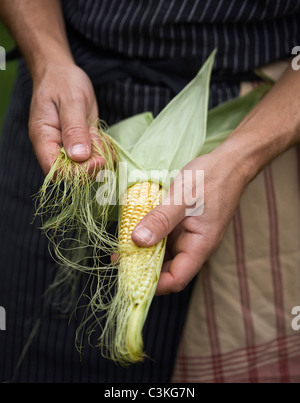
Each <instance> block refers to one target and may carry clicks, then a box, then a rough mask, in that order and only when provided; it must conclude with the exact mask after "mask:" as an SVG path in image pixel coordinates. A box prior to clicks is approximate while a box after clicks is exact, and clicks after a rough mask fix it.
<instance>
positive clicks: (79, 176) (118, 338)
mask: <svg viewBox="0 0 300 403" xmlns="http://www.w3.org/2000/svg"><path fill="white" fill-rule="evenodd" d="M214 56H215V52H213V53H212V54H211V55H210V57H209V58H208V60H207V61H206V62H205V64H204V65H203V66H202V68H201V69H200V71H199V73H198V74H197V76H196V77H195V78H194V79H193V80H192V81H191V82H190V83H189V84H188V85H187V86H186V87H185V88H184V89H183V90H182V91H181V92H180V93H179V94H178V95H177V96H176V97H175V98H174V99H173V100H172V101H171V102H170V103H169V104H168V105H167V106H166V107H165V108H164V109H163V110H162V111H161V113H160V114H159V115H158V116H157V117H156V118H155V119H154V118H153V115H152V113H151V112H146V113H143V114H139V115H136V116H133V117H131V118H128V119H126V120H124V121H121V122H119V123H117V124H115V125H113V126H112V127H110V128H109V129H108V133H107V132H104V131H103V130H98V132H97V133H98V137H99V141H100V144H101V147H98V146H97V143H96V144H95V145H94V146H95V152H96V154H97V155H100V156H101V155H102V156H104V157H105V158H106V160H107V164H106V167H105V169H108V170H110V171H111V172H112V173H113V175H114V176H115V178H114V179H112V178H110V177H109V176H108V177H107V178H106V177H104V178H101V173H102V172H101V171H100V173H99V174H98V175H97V176H96V175H92V176H89V175H87V172H86V169H85V168H84V167H83V166H82V164H76V163H74V162H73V161H71V160H70V159H69V158H68V157H67V155H66V153H65V152H64V150H63V149H62V152H61V154H60V156H59V158H58V159H57V161H56V162H55V164H54V166H53V167H52V169H51V171H50V172H49V174H48V176H47V177H46V179H45V182H44V184H43V186H42V188H41V189H40V192H39V194H38V200H39V204H38V205H37V213H36V215H37V216H40V217H41V219H42V230H43V231H44V232H45V233H46V235H47V236H48V238H49V241H50V244H51V246H52V252H53V257H54V259H55V260H56V261H57V263H58V264H59V270H58V273H57V276H56V279H55V281H54V283H53V285H52V286H51V288H50V290H51V291H52V290H54V291H55V292H56V293H58V295H59V298H58V300H59V301H60V302H63V306H65V307H67V308H66V310H69V309H70V307H71V306H72V304H73V302H74V295H76V290H77V286H78V281H79V278H82V275H84V276H85V286H84V288H83V289H82V290H81V297H80V298H79V300H78V301H81V300H83V299H84V300H85V301H86V302H85V305H80V304H79V302H78V305H77V306H78V308H80V309H84V314H83V317H82V318H81V322H80V324H79V327H78V330H77V333H76V345H77V347H78V349H79V351H81V346H82V344H83V338H84V336H83V335H84V334H87V335H88V338H89V340H90V341H91V338H92V336H93V335H94V333H95V332H96V331H97V332H98V333H100V336H99V337H98V342H99V346H100V348H101V349H102V354H103V355H104V356H107V357H109V358H111V359H113V360H114V361H116V362H119V363H121V364H122V365H126V364H127V363H128V362H136V361H139V360H140V359H142V358H143V357H144V352H143V340H142V329H143V325H144V322H145V320H146V317H147V313H148V310H149V307H150V306H151V302H152V299H153V296H154V292H155V289H156V285H157V282H158V278H159V274H160V270H161V266H162V262H163V256H164V253H163V254H162V257H161V259H160V261H159V263H158V265H157V267H156V273H157V275H156V279H155V281H153V283H152V285H151V287H150V288H149V290H148V293H147V298H146V299H145V300H143V302H142V303H141V304H140V305H138V306H136V305H135V306H132V305H131V304H130V302H129V303H128V301H126V298H127V297H126V296H125V295H123V294H122V287H119V282H118V281H119V277H118V273H117V268H116V267H115V265H114V264H113V263H110V262H107V260H106V261H103V260H102V258H103V255H104V258H105V257H109V256H111V255H112V254H113V253H116V252H118V239H117V234H115V233H112V232H111V231H109V230H108V223H110V222H113V221H116V220H117V219H119V218H120V206H119V203H120V201H121V198H122V195H123V194H124V192H125V191H126V189H127V188H128V187H129V186H131V185H132V184H134V183H136V182H137V181H142V180H149V179H152V180H156V181H158V182H160V183H161V184H162V186H163V188H164V189H163V190H164V192H166V190H167V189H168V187H169V186H170V177H169V176H168V174H169V173H170V172H171V171H176V170H180V169H182V168H183V167H184V166H185V165H186V164H187V163H188V162H190V161H191V160H192V159H194V158H196V157H198V156H199V155H202V154H203V153H207V152H210V151H211V150H212V149H213V148H215V147H216V146H217V145H218V144H220V143H221V142H222V141H224V140H225V139H226V137H227V136H228V134H230V132H232V131H233V130H234V129H235V127H236V126H237V125H238V124H239V123H240V121H241V120H242V119H243V117H244V116H245V115H246V114H247V113H248V112H249V110H251V108H252V107H253V106H254V105H255V104H256V103H257V102H258V101H259V99H260V98H261V97H262V96H263V95H264V93H265V92H267V90H268V89H269V87H268V86H265V87H260V88H259V89H256V90H253V91H252V92H251V93H250V94H249V95H248V96H245V97H242V98H238V99H236V100H233V101H229V102H227V103H224V104H222V105H220V106H219V107H216V108H214V109H213V110H211V111H209V112H208V97H209V82H210V75H211V70H212V66H213V61H214ZM109 145H110V146H109ZM111 150H113V151H114V152H113V154H114V157H113V158H112V154H111ZM153 171H155V172H158V173H157V176H155V175H154V176H153ZM136 172H139V175H140V176H141V177H140V178H139V177H137V175H136ZM162 172H163V174H162ZM57 173H58V174H57ZM166 173H167V174H166ZM105 181H106V182H105ZM103 182H104V183H106V185H107V192H108V196H107V195H106V193H105V191H103V187H102V186H100V185H103ZM116 187H118V188H119V193H118V192H117V194H116ZM103 199H106V203H102V200H103ZM163 242H165V240H164V241H163ZM164 250H165V244H164ZM104 260H105V259H104ZM79 274H80V275H79ZM119 291H120V292H119ZM116 295H117V296H118V298H116ZM103 320H104V322H103ZM121 330H122V331H121ZM124 331H125V333H124ZM124 334H125V335H126V336H125V337H124ZM91 344H93V343H91Z"/></svg>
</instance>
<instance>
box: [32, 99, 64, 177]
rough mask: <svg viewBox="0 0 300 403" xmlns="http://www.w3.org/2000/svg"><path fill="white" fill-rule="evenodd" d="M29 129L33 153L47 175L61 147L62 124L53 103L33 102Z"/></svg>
mask: <svg viewBox="0 0 300 403" xmlns="http://www.w3.org/2000/svg"><path fill="white" fill-rule="evenodd" d="M28 129H29V137H30V140H31V143H32V147H33V151H34V153H35V154H36V157H37V160H38V162H39V164H40V166H41V168H42V171H43V173H44V174H45V175H47V174H48V172H49V170H50V168H51V166H52V165H53V163H54V161H55V160H56V158H57V156H58V155H59V153H60V147H61V131H60V124H59V119H58V115H57V110H56V108H55V106H54V104H53V103H52V102H48V103H47V102H46V101H45V102H35V101H33V102H32V104H31V108H30V118H29V125H28Z"/></svg>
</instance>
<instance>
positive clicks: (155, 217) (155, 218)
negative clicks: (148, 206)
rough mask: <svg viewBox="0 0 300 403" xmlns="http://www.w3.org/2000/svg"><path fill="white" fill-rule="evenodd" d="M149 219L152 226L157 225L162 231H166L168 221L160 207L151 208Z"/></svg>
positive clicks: (168, 224) (168, 225) (168, 226)
mask: <svg viewBox="0 0 300 403" xmlns="http://www.w3.org/2000/svg"><path fill="white" fill-rule="evenodd" d="M149 219H150V221H151V222H152V224H153V225H154V226H159V227H160V228H162V229H163V231H164V232H168V230H169V228H170V221H169V218H168V215H167V214H166V213H165V212H164V211H163V210H161V209H154V210H152V212H151V214H150V215H149Z"/></svg>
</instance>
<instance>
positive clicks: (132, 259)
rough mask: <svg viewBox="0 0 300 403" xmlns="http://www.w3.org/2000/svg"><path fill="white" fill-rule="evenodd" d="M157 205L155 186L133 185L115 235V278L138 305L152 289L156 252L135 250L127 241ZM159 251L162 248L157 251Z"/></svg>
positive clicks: (145, 183)
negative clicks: (116, 252)
mask: <svg viewBox="0 0 300 403" xmlns="http://www.w3.org/2000/svg"><path fill="white" fill-rule="evenodd" d="M160 202H161V188H160V185H159V184H158V183H155V182H141V183H136V184H135V185H133V186H131V187H130V188H129V189H128V190H127V194H126V200H125V204H124V203H123V206H122V216H121V225H120V232H119V243H120V253H119V258H120V264H119V277H120V278H123V279H124V281H125V283H123V284H120V287H122V286H123V287H125V288H126V289H127V292H128V294H129V295H130V296H131V298H132V300H133V301H134V302H135V303H140V302H141V301H142V299H143V298H144V296H145V295H146V293H147V290H149V288H150V289H151V287H152V286H153V281H155V279H156V276H157V274H156V266H157V263H158V261H159V257H160V256H159V252H160V251H157V248H156V246H155V245H154V246H152V247H148V248H144V247H138V246H137V245H135V244H134V242H133V241H132V239H131V234H132V231H133V230H134V228H135V226H136V225H137V224H138V223H139V222H140V221H141V219H142V218H143V217H144V216H145V215H146V214H147V213H149V211H151V210H152V209H154V208H155V207H156V206H158V204H159V203H160ZM161 249H162V247H161Z"/></svg>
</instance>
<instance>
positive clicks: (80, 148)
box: [71, 144, 89, 157]
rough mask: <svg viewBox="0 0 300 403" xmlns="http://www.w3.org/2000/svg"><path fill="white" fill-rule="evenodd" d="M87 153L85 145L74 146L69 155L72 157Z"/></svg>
mask: <svg viewBox="0 0 300 403" xmlns="http://www.w3.org/2000/svg"><path fill="white" fill-rule="evenodd" d="M88 153H89V149H88V146H87V145H85V144H75V145H74V146H72V148H71V155H72V156H73V157H74V156H82V155H87V154H88Z"/></svg>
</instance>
